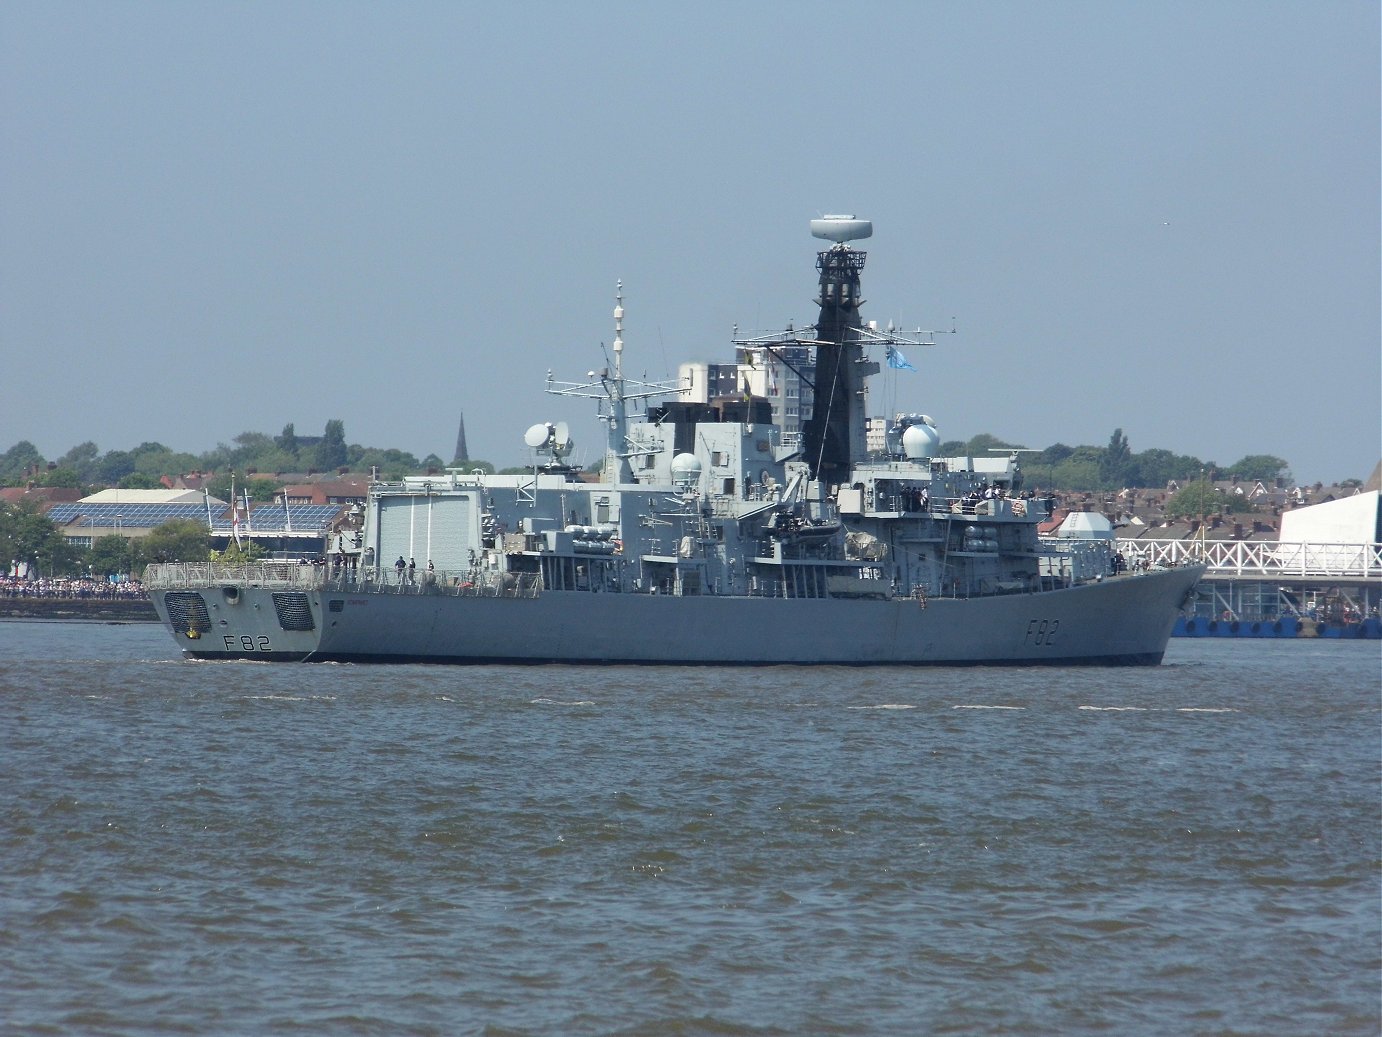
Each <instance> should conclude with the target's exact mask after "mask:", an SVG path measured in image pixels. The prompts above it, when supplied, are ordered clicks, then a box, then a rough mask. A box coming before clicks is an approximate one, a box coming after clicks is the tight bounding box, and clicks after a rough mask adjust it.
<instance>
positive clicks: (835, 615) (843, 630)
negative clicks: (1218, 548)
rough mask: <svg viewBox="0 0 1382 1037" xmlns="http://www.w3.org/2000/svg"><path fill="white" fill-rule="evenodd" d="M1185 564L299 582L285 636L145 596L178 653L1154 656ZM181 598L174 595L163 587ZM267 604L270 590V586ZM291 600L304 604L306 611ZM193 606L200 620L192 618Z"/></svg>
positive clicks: (251, 598) (724, 658) (223, 604)
mask: <svg viewBox="0 0 1382 1037" xmlns="http://www.w3.org/2000/svg"><path fill="white" fill-rule="evenodd" d="M1200 572H1201V570H1200V569H1198V568H1197V567H1187V568H1183V569H1176V570H1168V571H1165V572H1157V573H1150V574H1143V575H1137V576H1130V577H1123V578H1112V579H1108V580H1104V581H1101V582H1097V583H1090V584H1086V585H1083V586H1077V587H1071V588H1067V589H1064V590H1057V591H1046V592H1041V593H1033V594H1013V595H1002V596H994V597H984V598H969V599H935V600H929V601H926V602H920V601H917V600H914V599H892V600H868V599H834V598H808V599H782V598H753V597H728V596H714V595H706V596H686V597H682V596H670V595H667V596H663V595H648V594H621V593H590V592H587V591H569V592H562V591H544V592H542V593H541V594H538V595H536V596H533V597H467V596H455V595H453V594H449V593H445V592H436V593H420V592H417V591H416V590H415V589H414V590H398V589H393V590H378V591H374V592H371V593H361V592H359V591H337V590H331V589H326V588H318V589H313V590H311V591H308V592H305V593H302V594H299V595H297V597H298V598H300V599H301V600H302V605H301V606H300V607H299V610H298V612H297V613H295V614H294V615H293V617H292V621H291V623H290V624H289V625H290V626H294V627H297V628H298V629H285V628H284V621H283V613H282V611H281V609H276V604H278V603H277V602H275V600H274V598H275V596H274V592H273V591H271V590H270V589H267V588H260V587H253V586H249V587H237V588H235V589H234V594H233V595H231V594H230V593H228V591H229V589H228V588H217V587H208V588H203V589H201V590H199V591H196V592H190V593H194V594H196V595H197V596H198V597H200V599H201V600H202V601H204V602H205V604H206V610H205V613H204V615H205V617H206V619H205V622H203V623H202V624H200V625H201V626H204V627H205V629H191V628H190V627H189V629H180V626H182V625H183V624H184V622H185V615H186V612H185V609H181V610H180V609H173V608H170V607H169V601H168V599H169V597H170V594H169V593H168V592H160V593H157V594H155V595H154V603H155V606H156V607H157V609H158V611H159V614H160V617H161V618H162V619H163V620H164V622H165V624H166V625H167V626H168V627H169V629H170V630H171V631H172V633H173V635H174V637H175V638H176V640H177V641H178V644H179V647H180V648H181V650H182V652H183V654H184V655H185V656H187V657H188V658H193V659H219V660H224V659H240V660H244V659H251V660H261V661H313V662H371V663H373V662H388V663H565V664H647V665H803V664H828V665H843V666H879V665H907V666H910V665H942V666H958V665H1024V666H1026V665H1052V666H1072V665H1097V666H1133V665H1156V664H1158V663H1159V662H1160V661H1161V659H1162V655H1163V653H1164V652H1165V649H1166V643H1167V640H1168V639H1169V637H1170V634H1171V628H1172V626H1173V624H1174V623H1175V620H1176V618H1177V616H1178V614H1179V608H1180V605H1181V603H1182V602H1183V601H1184V600H1185V599H1186V597H1187V595H1188V594H1189V593H1190V591H1191V590H1192V589H1193V587H1194V585H1195V583H1196V581H1197V580H1198V578H1199V576H1200ZM173 594H176V595H181V596H183V598H186V596H187V595H188V594H189V591H187V590H181V591H176V592H173ZM280 597H282V595H280ZM303 609H309V610H310V618H309V616H308V613H307V612H305V611H303ZM199 614H201V613H199Z"/></svg>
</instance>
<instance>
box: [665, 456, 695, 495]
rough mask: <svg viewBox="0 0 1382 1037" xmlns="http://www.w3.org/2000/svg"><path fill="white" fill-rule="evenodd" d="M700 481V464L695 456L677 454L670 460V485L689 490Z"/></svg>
mask: <svg viewBox="0 0 1382 1037" xmlns="http://www.w3.org/2000/svg"><path fill="white" fill-rule="evenodd" d="M700 481H701V462H700V461H699V460H698V459H697V458H696V455H695V454H678V455H677V456H676V457H674V458H672V485H673V486H675V487H676V488H677V489H679V490H689V489H691V488H692V487H694V486H695V485H696V484H697V483H699V482H700Z"/></svg>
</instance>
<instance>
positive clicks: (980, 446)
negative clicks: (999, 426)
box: [964, 432, 1018, 457]
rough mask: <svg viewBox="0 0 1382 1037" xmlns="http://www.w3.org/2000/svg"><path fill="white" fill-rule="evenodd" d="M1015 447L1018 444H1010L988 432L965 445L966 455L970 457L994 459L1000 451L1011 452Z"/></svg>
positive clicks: (980, 434) (981, 433)
mask: <svg viewBox="0 0 1382 1037" xmlns="http://www.w3.org/2000/svg"><path fill="white" fill-rule="evenodd" d="M1015 446H1018V444H1017V443H1009V442H1007V441H1006V440H1003V439H999V438H998V437H997V436H994V435H990V434H989V433H987V432H980V433H979V434H978V435H977V436H975V437H974V438H972V439H971V440H970V441H969V442H968V443H966V444H965V449H964V453H965V455H966V456H968V457H993V456H994V455H995V454H996V453H998V452H999V451H1003V450H1011V449H1012V448H1013V447H1015Z"/></svg>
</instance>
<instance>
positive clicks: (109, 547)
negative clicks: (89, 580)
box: [83, 533, 138, 576]
mask: <svg viewBox="0 0 1382 1037" xmlns="http://www.w3.org/2000/svg"><path fill="white" fill-rule="evenodd" d="M137 558H138V552H137V551H136V550H135V548H134V547H132V546H131V544H130V542H129V540H127V539H126V538H125V537H122V536H120V535H118V534H115V533H112V534H110V535H109V536H103V537H98V538H97V539H96V542H95V543H94V544H92V545H91V548H90V549H89V550H88V551H87V553H86V558H85V560H84V562H83V564H85V565H86V567H87V568H88V569H90V570H91V572H92V573H93V574H94V575H96V576H118V575H120V574H121V573H130V572H133V571H134V569H135V566H136V561H137Z"/></svg>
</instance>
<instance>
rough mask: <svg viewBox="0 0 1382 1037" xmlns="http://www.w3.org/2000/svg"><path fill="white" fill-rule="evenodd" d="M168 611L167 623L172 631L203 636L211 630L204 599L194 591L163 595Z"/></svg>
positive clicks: (209, 616) (172, 592) (209, 617)
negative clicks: (192, 632)
mask: <svg viewBox="0 0 1382 1037" xmlns="http://www.w3.org/2000/svg"><path fill="white" fill-rule="evenodd" d="M163 604H164V605H165V606H167V609H168V622H169V623H170V624H172V627H173V629H174V630H177V631H179V632H180V633H186V632H187V631H189V630H195V631H196V632H197V633H199V634H204V633H206V632H207V631H208V630H210V629H211V614H210V613H209V612H207V611H206V599H205V598H203V597H202V596H201V595H200V594H197V593H196V592H195V591H169V592H168V593H167V594H165V595H163Z"/></svg>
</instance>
